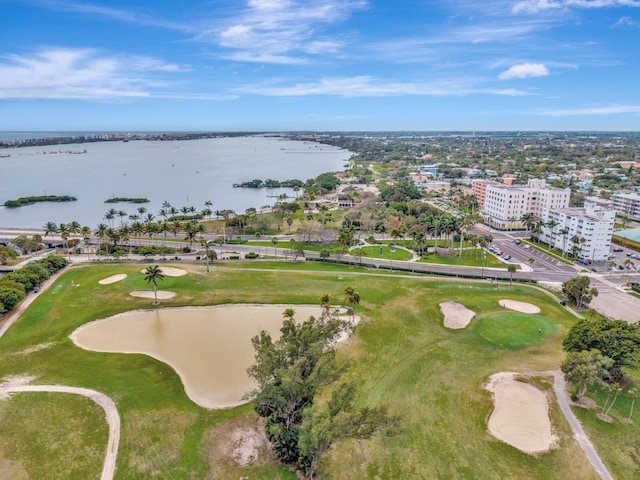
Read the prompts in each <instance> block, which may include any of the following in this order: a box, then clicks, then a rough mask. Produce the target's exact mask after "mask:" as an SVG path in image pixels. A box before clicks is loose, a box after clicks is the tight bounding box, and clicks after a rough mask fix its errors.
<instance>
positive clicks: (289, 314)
mask: <svg viewBox="0 0 640 480" xmlns="http://www.w3.org/2000/svg"><path fill="white" fill-rule="evenodd" d="M295 315H296V311H295V310H294V309H293V308H287V309H286V310H285V311H284V312H282V316H283V317H284V318H286V319H287V320H293V317H295Z"/></svg>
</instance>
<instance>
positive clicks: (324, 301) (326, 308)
mask: <svg viewBox="0 0 640 480" xmlns="http://www.w3.org/2000/svg"><path fill="white" fill-rule="evenodd" d="M320 306H321V307H322V310H323V314H324V315H329V313H330V312H331V297H329V295H327V294H325V295H322V296H321V297H320Z"/></svg>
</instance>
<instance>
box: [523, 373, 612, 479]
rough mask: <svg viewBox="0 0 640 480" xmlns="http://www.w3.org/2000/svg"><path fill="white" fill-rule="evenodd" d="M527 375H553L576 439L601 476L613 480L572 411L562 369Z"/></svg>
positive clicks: (561, 408)
mask: <svg viewBox="0 0 640 480" xmlns="http://www.w3.org/2000/svg"><path fill="white" fill-rule="evenodd" d="M526 373H527V375H531V376H535V377H553V389H554V391H555V393H556V398H557V399H558V404H559V405H560V410H562V413H563V414H564V416H565V418H566V419H567V422H569V426H570V427H571V430H572V431H573V437H574V438H575V439H576V441H577V442H578V444H579V445H580V448H582V450H583V451H584V454H585V455H586V456H587V458H588V459H589V462H591V465H593V468H594V470H595V471H596V473H597V474H598V475H600V478H602V479H603V480H613V477H612V476H611V474H610V473H609V470H607V467H605V465H604V463H602V460H601V459H600V457H599V456H598V453H597V452H596V449H595V448H594V446H593V444H592V443H591V441H590V440H589V437H587V434H586V433H585V431H584V430H583V429H582V425H580V422H579V421H578V419H577V418H576V416H575V415H574V414H573V412H572V411H571V407H570V406H569V399H568V398H567V393H566V391H565V384H564V374H563V373H562V372H561V371H560V370H549V371H544V372H526Z"/></svg>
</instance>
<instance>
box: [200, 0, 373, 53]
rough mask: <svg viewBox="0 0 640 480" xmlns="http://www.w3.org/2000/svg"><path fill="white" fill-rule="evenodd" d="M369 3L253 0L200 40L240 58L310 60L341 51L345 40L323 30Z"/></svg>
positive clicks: (335, 0)
mask: <svg viewBox="0 0 640 480" xmlns="http://www.w3.org/2000/svg"><path fill="white" fill-rule="evenodd" d="M366 5H367V3H366V1H364V0H317V1H314V2H308V1H304V0H249V1H248V2H247V3H246V8H244V9H242V10H241V11H238V12H236V13H235V14H234V15H233V16H231V17H229V18H227V19H224V20H222V23H221V24H220V25H219V26H217V27H215V28H212V29H209V30H208V31H204V32H203V33H202V34H201V35H200V36H199V37H198V38H197V39H198V40H204V41H213V42H215V43H217V44H218V45H220V46H221V47H224V48H225V49H228V50H230V51H232V53H229V54H223V55H222V56H223V58H230V59H233V60H236V61H247V62H257V61H259V62H265V63H304V62H305V61H307V58H305V56H306V55H321V54H327V53H335V52H337V51H338V50H339V49H340V48H341V47H342V45H343V44H344V42H343V41H342V40H341V39H340V38H335V36H329V35H328V34H323V33H322V32H323V31H324V30H325V29H330V28H331V27H332V26H333V25H334V24H335V23H337V22H341V21H343V20H345V19H346V18H348V17H349V16H350V15H351V13H352V12H353V11H354V10H356V9H360V8H364V7H365V6H366Z"/></svg>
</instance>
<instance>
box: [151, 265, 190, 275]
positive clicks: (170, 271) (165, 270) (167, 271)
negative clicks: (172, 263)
mask: <svg viewBox="0 0 640 480" xmlns="http://www.w3.org/2000/svg"><path fill="white" fill-rule="evenodd" d="M158 268H159V269H160V273H162V275H165V276H167V277H183V276H184V275H186V274H187V271H186V270H183V269H181V268H173V267H162V266H160V267H158ZM141 271H142V273H146V271H147V270H146V269H144V270H141Z"/></svg>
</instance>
